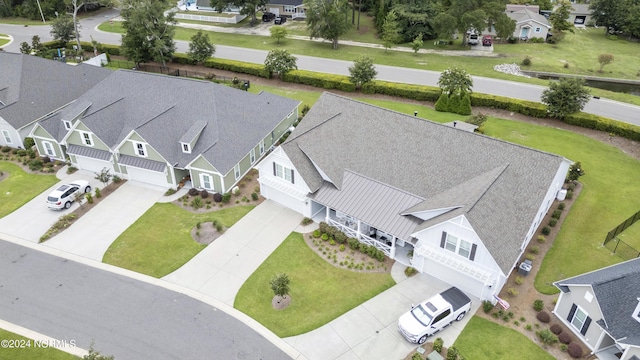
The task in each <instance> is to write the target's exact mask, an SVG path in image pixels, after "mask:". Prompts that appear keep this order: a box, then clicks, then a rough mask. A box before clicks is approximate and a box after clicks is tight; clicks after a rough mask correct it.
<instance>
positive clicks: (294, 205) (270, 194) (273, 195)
mask: <svg viewBox="0 0 640 360" xmlns="http://www.w3.org/2000/svg"><path fill="white" fill-rule="evenodd" d="M260 192H261V194H262V196H264V197H266V198H267V199H271V200H273V201H275V202H277V203H279V204H281V205H284V206H286V207H288V208H289V209H291V210H293V211H295V212H297V213H300V214H302V213H303V211H304V200H300V199H297V198H295V197H294V196H291V195H289V194H287V193H284V192H282V191H280V190H278V189H275V188H273V187H271V186H268V185H264V184H261V185H260Z"/></svg>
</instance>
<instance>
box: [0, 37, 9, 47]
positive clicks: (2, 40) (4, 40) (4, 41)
mask: <svg viewBox="0 0 640 360" xmlns="http://www.w3.org/2000/svg"><path fill="white" fill-rule="evenodd" d="M8 43H9V39H4V38H0V47H1V46H4V45H6V44H8Z"/></svg>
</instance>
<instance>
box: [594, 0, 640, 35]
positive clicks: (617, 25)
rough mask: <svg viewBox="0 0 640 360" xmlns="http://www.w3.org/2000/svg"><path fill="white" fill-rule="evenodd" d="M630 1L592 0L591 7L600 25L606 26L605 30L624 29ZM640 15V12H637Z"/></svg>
mask: <svg viewBox="0 0 640 360" xmlns="http://www.w3.org/2000/svg"><path fill="white" fill-rule="evenodd" d="M630 5H631V4H630V1H628V0H615V1H614V0H591V1H590V2H589V9H590V10H593V14H592V17H593V19H594V20H595V21H596V24H598V25H599V26H604V31H605V32H606V31H608V30H609V28H611V29H612V30H614V31H616V30H622V28H623V26H624V23H625V21H624V20H625V17H626V15H627V14H629V13H630V12H629V11H628V10H629V7H630ZM636 16H640V14H636Z"/></svg>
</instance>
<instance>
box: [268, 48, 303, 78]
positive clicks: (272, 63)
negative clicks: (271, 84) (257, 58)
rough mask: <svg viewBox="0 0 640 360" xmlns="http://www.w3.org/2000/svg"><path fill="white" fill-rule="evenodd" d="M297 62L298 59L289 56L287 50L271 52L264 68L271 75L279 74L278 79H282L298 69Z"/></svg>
mask: <svg viewBox="0 0 640 360" xmlns="http://www.w3.org/2000/svg"><path fill="white" fill-rule="evenodd" d="M297 61H298V58H297V57H295V56H293V55H291V54H289V52H288V51H287V50H282V49H276V50H271V51H269V53H268V54H267V58H266V59H265V60H264V68H265V69H266V70H267V71H268V72H269V74H272V73H277V74H278V78H280V79H282V75H284V74H286V73H287V72H289V71H291V70H293V69H297V68H298V65H297V64H296V62H297Z"/></svg>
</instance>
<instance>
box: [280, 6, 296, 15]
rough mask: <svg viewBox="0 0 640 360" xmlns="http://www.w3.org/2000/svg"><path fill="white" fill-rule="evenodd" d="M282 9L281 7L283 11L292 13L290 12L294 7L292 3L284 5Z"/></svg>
mask: <svg viewBox="0 0 640 360" xmlns="http://www.w3.org/2000/svg"><path fill="white" fill-rule="evenodd" d="M282 9H283V11H284V12H291V13H292V12H294V11H295V10H296V7H295V6H293V5H284V6H283V7H282Z"/></svg>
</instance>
